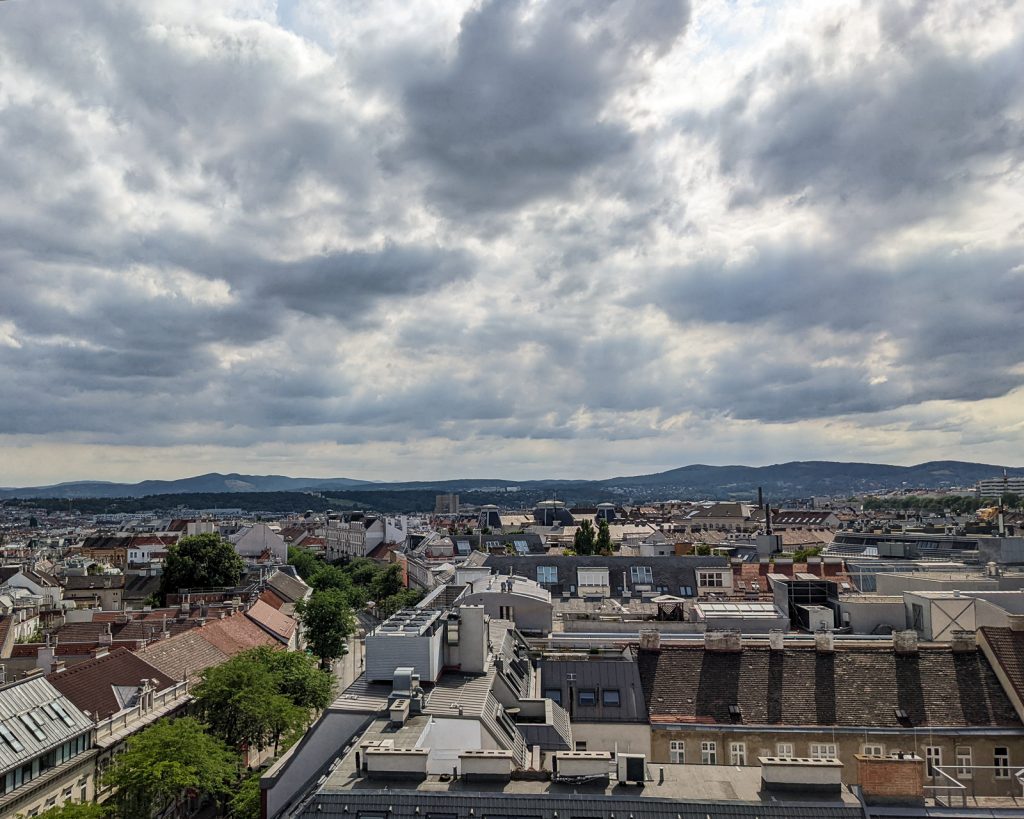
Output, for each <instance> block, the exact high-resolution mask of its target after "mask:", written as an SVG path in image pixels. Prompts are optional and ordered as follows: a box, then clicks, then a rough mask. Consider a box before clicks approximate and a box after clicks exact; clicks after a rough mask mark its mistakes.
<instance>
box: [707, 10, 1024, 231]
mask: <svg viewBox="0 0 1024 819" xmlns="http://www.w3.org/2000/svg"><path fill="white" fill-rule="evenodd" d="M883 16H884V15H883ZM883 28H884V26H883ZM915 32H916V30H915V29H913V28H912V27H911V28H910V29H909V31H908V30H904V28H898V29H896V30H893V31H891V32H890V34H891V37H892V38H894V39H893V40H892V41H891V42H890V43H888V44H887V46H886V47H883V48H882V49H881V50H880V53H879V54H878V55H876V56H875V58H874V59H872V60H868V61H862V62H859V63H858V64H857V66H856V68H854V69H851V70H848V71H845V72H831V73H830V74H823V73H821V72H819V71H816V70H815V66H814V64H813V60H812V57H811V56H810V54H809V53H807V52H804V51H800V50H798V49H788V50H787V51H786V53H785V55H784V56H782V57H779V58H777V59H774V60H772V61H769V62H767V63H766V64H764V65H762V66H760V67H758V68H757V69H756V70H755V71H754V72H753V74H752V75H751V76H749V77H748V78H747V79H746V81H745V82H744V83H742V84H741V85H740V87H739V90H738V92H737V94H736V95H735V96H734V97H733V98H732V99H731V100H730V101H729V102H728V103H727V104H726V105H724V106H723V107H722V109H721V110H720V111H719V112H718V113H717V114H715V115H713V116H712V117H711V118H710V120H709V121H708V122H707V123H706V125H707V127H709V128H710V130H711V132H712V133H715V134H716V136H717V138H718V144H719V150H720V157H721V168H722V171H723V172H724V173H725V174H727V175H729V176H735V177H736V178H737V181H738V189H737V190H736V193H735V199H734V201H735V202H736V204H739V205H757V204H759V203H761V202H762V201H763V200H764V199H766V198H769V197H778V196H799V197H801V198H800V199H799V200H798V201H797V204H799V205H802V206H807V207H814V208H818V209H841V210H843V211H844V212H845V211H847V210H849V209H855V210H861V211H867V212H865V213H863V214H862V215H861V218H863V219H864V220H866V221H870V222H872V223H875V224H881V225H885V226H892V225H893V224H897V223H906V222H912V221H916V220H917V219H919V218H921V217H922V216H925V215H928V214H930V213H934V212H935V211H937V210H939V209H945V208H948V207H950V206H951V205H952V206H953V207H959V206H961V204H963V202H962V197H963V195H964V194H966V193H967V192H968V191H970V190H972V189H973V188H974V187H975V186H976V185H977V184H978V183H980V182H984V181H985V180H986V178H987V177H988V176H989V175H991V174H992V173H993V169H992V167H991V166H990V165H989V164H987V163H988V162H989V161H990V160H993V159H996V158H1000V157H1008V158H1009V160H1010V162H1011V163H1013V164H1016V163H1019V161H1020V150H1021V148H1022V147H1024V122H1022V120H1021V117H1020V105H1021V103H1022V101H1024V83H1021V82H1020V77H1021V76H1022V75H1024V37H1018V38H1017V39H1015V40H1014V41H1013V42H1011V43H1010V44H1009V45H1008V46H1006V47H1005V48H1003V49H1001V50H999V51H997V52H995V53H993V54H990V55H987V56H984V57H979V58H970V57H966V56H961V55H954V54H951V53H949V52H946V51H943V50H941V49H940V48H939V47H938V46H937V45H936V44H934V43H931V42H930V41H928V40H927V39H926V38H924V36H923V35H918V34H916V33H915ZM755 91H767V92H768V96H769V99H768V101H767V102H766V103H763V104H757V103H755V102H753V101H752V99H751V98H752V96H753V94H754V92H755ZM1001 172H1003V169H1000V173H1001ZM838 227H841V228H844V229H847V230H848V229H849V228H850V225H849V223H848V222H844V223H843V225H841V226H838Z"/></svg>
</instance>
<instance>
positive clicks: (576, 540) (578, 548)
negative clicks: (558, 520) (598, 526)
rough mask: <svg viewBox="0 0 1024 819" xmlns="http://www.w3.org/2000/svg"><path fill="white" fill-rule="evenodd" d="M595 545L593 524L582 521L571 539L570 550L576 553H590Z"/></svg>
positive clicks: (592, 552)
mask: <svg viewBox="0 0 1024 819" xmlns="http://www.w3.org/2000/svg"><path fill="white" fill-rule="evenodd" d="M594 547H595V533H594V524H593V523H591V522H590V521H589V520H585V521H583V522H582V523H581V524H580V526H579V528H578V529H577V530H576V534H575V535H573V539H572V550H573V551H574V552H576V554H578V555H592V554H594Z"/></svg>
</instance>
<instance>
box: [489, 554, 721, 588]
mask: <svg viewBox="0 0 1024 819" xmlns="http://www.w3.org/2000/svg"><path fill="white" fill-rule="evenodd" d="M484 565H486V566H489V567H490V568H491V570H492V571H496V572H497V573H498V574H508V573H509V572H511V573H512V574H518V575H522V576H523V577H527V578H529V579H530V580H536V579H537V568H538V567H540V566H554V567H556V568H557V569H558V582H557V583H556V584H554V585H546V586H545V588H546V589H548V590H550V592H551V593H552V594H553V595H556V596H558V595H561V594H569V593H570V589H569V587H570V586H576V585H577V583H576V570H577V569H581V568H606V569H608V583H609V585H610V586H611V594H612V596H613V597H622V596H623V593H622V592H623V583H625V589H626V590H627V591H629V592H632V591H633V579H632V575H631V572H630V567H631V566H649V567H650V569H651V575H652V577H653V579H654V582H653V583H652V584H651V585H652V586H653V587H654V588H655V589H658V588H659V587H662V588H665V589H667V590H668V593H669V594H675V595H678V594H681V591H680V589H681V588H683V587H684V586H689V587H690V588H691V589H693V590H694V591H696V588H697V575H696V570H697V568H716V569H729V561H728V559H727V558H724V557H689V556H688V557H677V556H675V555H670V556H665V557H601V556H599V555H594V556H590V557H584V556H582V555H543V556H523V557H518V556H515V557H513V556H509V555H488V556H487V559H486V560H485V561H484ZM640 585H644V584H640Z"/></svg>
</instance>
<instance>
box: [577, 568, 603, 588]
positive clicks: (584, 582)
mask: <svg viewBox="0 0 1024 819" xmlns="http://www.w3.org/2000/svg"><path fill="white" fill-rule="evenodd" d="M576 576H577V578H578V580H579V584H580V585H581V586H607V585H608V570H607V569H577V570H576Z"/></svg>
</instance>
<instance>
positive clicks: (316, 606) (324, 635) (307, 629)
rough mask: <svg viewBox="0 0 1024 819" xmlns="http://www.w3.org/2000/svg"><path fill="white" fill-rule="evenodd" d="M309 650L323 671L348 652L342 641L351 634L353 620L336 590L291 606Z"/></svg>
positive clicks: (330, 590)
mask: <svg viewBox="0 0 1024 819" xmlns="http://www.w3.org/2000/svg"><path fill="white" fill-rule="evenodd" d="M295 613H296V614H297V615H298V617H299V621H300V622H301V623H302V628H303V632H304V633H305V635H306V642H307V644H308V645H309V648H310V650H311V651H312V652H313V653H314V654H315V655H316V656H317V657H319V658H320V664H321V667H323V668H329V667H330V665H331V662H332V661H334V660H335V659H337V658H338V657H341V656H343V655H344V654H345V653H346V651H347V650H348V649H347V647H346V640H347V639H348V636H349V635H350V634H351V633H352V632H353V631H355V619H354V618H353V616H352V609H351V608H349V604H348V598H347V597H346V596H345V593H344V592H342V591H340V590H339V589H325V590H324V591H321V592H314V594H313V596H312V597H310V598H309V599H308V600H300V601H299V602H298V603H296V604H295Z"/></svg>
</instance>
